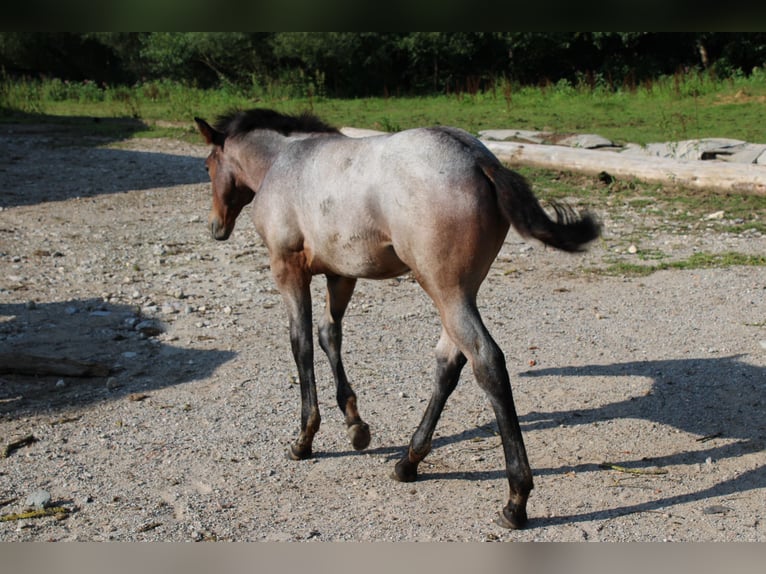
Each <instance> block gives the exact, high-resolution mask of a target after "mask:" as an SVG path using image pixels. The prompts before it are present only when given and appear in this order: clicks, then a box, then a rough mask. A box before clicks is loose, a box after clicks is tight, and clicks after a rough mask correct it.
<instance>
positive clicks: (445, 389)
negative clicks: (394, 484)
mask: <svg viewBox="0 0 766 574" xmlns="http://www.w3.org/2000/svg"><path fill="white" fill-rule="evenodd" d="M465 364H466V358H465V355H464V354H463V353H462V352H461V351H460V349H458V348H457V346H456V345H455V344H454V343H453V342H452V339H450V337H449V335H447V332H446V331H444V330H442V335H441V338H440V339H439V343H438V344H437V345H436V380H435V382H434V388H433V393H432V394H431V399H430V400H429V402H428V406H427V407H426V410H425V413H424V414H423V419H422V420H421V422H420V425H419V426H418V428H417V429H416V430H415V433H414V434H413V435H412V439H411V440H410V445H409V448H408V449H407V454H405V455H404V457H403V458H402V459H401V460H400V461H399V462H397V463H396V466H395V467H394V472H393V474H392V478H394V479H395V480H398V481H400V482H413V481H414V480H416V479H417V472H418V464H420V461H422V460H423V459H424V458H425V457H426V455H427V454H428V453H429V452H430V450H431V439H432V438H433V434H434V429H435V428H436V423H437V422H438V421H439V417H440V416H441V413H442V411H443V410H444V405H445V404H446V403H447V399H448V398H449V396H450V395H451V394H452V391H454V390H455V387H456V386H457V382H458V380H459V378H460V372H461V371H462V370H463V367H464V366H465Z"/></svg>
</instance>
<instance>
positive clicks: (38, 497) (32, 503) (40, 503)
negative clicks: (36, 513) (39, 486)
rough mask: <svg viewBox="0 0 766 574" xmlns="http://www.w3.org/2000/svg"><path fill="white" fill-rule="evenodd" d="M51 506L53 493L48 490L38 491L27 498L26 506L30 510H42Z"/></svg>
mask: <svg viewBox="0 0 766 574" xmlns="http://www.w3.org/2000/svg"><path fill="white" fill-rule="evenodd" d="M50 504H51V493H50V492H48V491H47V490H36V491H35V492H33V493H32V494H30V495H29V496H28V497H27V500H26V505H27V507H28V508H34V509H35V510H42V509H43V508H47V507H48V506H50Z"/></svg>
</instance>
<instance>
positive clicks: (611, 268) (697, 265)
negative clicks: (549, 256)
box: [591, 251, 766, 277]
mask: <svg viewBox="0 0 766 574" xmlns="http://www.w3.org/2000/svg"><path fill="white" fill-rule="evenodd" d="M735 265H746V266H754V267H762V266H766V255H746V254H743V253H736V252H733V251H729V252H726V253H695V254H694V255H691V256H689V257H688V258H687V259H683V260H680V261H662V262H659V263H653V264H650V265H642V264H638V263H626V262H624V261H621V262H618V263H613V264H611V265H608V266H607V267H606V268H604V269H598V270H595V269H594V270H591V271H592V272H594V273H597V274H604V275H620V276H629V277H644V276H646V275H651V274H652V273H655V272H657V271H664V270H667V269H682V270H689V269H711V268H721V267H732V266H735Z"/></svg>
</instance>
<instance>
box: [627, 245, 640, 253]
mask: <svg viewBox="0 0 766 574" xmlns="http://www.w3.org/2000/svg"><path fill="white" fill-rule="evenodd" d="M628 253H630V254H631V255H635V254H636V253H638V247H636V246H635V245H631V246H630V247H628Z"/></svg>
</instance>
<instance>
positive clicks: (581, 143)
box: [557, 134, 617, 149]
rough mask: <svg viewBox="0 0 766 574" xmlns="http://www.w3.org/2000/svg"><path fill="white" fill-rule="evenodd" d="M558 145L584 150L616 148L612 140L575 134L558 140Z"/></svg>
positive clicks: (598, 136) (595, 135) (593, 135)
mask: <svg viewBox="0 0 766 574" xmlns="http://www.w3.org/2000/svg"><path fill="white" fill-rule="evenodd" d="M557 143H558V145H565V146H569V147H579V148H584V149H597V148H601V147H617V146H615V144H614V142H613V141H612V140H609V139H606V138H605V137H603V136H600V135H597V134H576V135H571V136H567V137H565V138H563V139H560V140H559V141H558V142H557Z"/></svg>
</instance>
